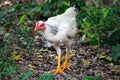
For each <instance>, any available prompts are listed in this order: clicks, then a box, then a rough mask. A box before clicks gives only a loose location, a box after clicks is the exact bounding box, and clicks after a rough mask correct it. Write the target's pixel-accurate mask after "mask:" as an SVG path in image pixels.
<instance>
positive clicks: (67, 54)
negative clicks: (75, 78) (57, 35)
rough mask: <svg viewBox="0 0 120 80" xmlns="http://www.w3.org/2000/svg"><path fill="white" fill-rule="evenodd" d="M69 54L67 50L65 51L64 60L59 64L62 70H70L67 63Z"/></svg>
mask: <svg viewBox="0 0 120 80" xmlns="http://www.w3.org/2000/svg"><path fill="white" fill-rule="evenodd" d="M69 55H70V54H69V52H66V56H65V61H64V63H63V65H62V66H61V68H62V69H63V71H64V70H65V69H68V70H71V69H70V67H69V65H68V61H69Z"/></svg>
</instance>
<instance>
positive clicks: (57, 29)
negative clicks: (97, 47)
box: [34, 7, 77, 74]
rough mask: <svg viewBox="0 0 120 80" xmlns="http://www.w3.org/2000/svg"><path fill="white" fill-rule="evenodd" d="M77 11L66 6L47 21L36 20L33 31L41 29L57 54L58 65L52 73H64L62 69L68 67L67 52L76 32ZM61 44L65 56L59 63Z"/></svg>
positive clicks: (68, 52)
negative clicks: (63, 47) (61, 12)
mask: <svg viewBox="0 0 120 80" xmlns="http://www.w3.org/2000/svg"><path fill="white" fill-rule="evenodd" d="M76 16H77V11H76V8H75V7H70V8H68V9H67V10H66V11H65V12H64V13H63V14H60V15H57V16H54V17H51V18H48V20H47V21H45V22H44V21H38V22H36V26H35V28H34V31H39V30H40V31H42V32H43V33H44V36H45V38H46V40H48V42H50V43H52V44H53V46H54V48H55V49H56V51H57V54H58V66H57V69H56V70H52V72H53V73H55V74H58V73H64V70H66V69H68V70H70V68H69V65H68V61H69V54H70V48H71V43H72V41H73V40H72V39H73V38H74V37H75V34H76V33H77V23H76ZM61 45H65V47H66V57H65V61H64V63H63V64H62V65H61V54H62V53H61V48H60V46H61Z"/></svg>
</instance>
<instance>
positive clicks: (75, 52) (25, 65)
mask: <svg viewBox="0 0 120 80" xmlns="http://www.w3.org/2000/svg"><path fill="white" fill-rule="evenodd" d="M38 41H39V44H38V47H37V49H36V52H35V53H34V54H25V55H22V58H21V59H20V60H18V61H16V65H17V66H18V69H20V73H17V75H21V74H23V73H25V72H27V71H33V72H34V74H33V75H32V76H31V77H30V78H29V79H28V80H37V79H38V76H40V75H42V74H46V73H50V72H49V71H50V70H52V69H56V66H57V54H56V51H55V49H54V48H53V47H51V48H47V47H44V45H42V44H41V43H40V42H42V41H41V39H39V40H38ZM41 48H42V49H41ZM62 50H64V51H63V58H62V62H63V61H64V58H65V57H64V53H65V49H64V47H62ZM102 50H103V51H102V52H101V54H99V57H98V59H97V60H95V59H96V58H95V57H96V56H97V54H98V48H94V47H91V46H89V45H88V44H87V43H84V44H82V43H81V42H80V40H78V39H77V41H76V42H75V43H74V45H72V49H71V54H70V60H69V65H70V68H71V71H68V70H66V71H65V74H57V75H55V77H54V79H55V80H82V78H83V77H84V76H85V75H89V76H94V77H97V76H99V75H100V76H102V78H103V79H104V80H119V79H120V75H119V72H120V71H119V69H118V68H120V66H119V63H118V64H116V65H115V64H114V63H112V62H111V60H106V59H105V58H102V56H101V55H104V54H105V55H104V56H105V57H107V56H108V55H109V54H110V50H109V48H108V47H106V46H105V47H103V48H102ZM19 66H20V67H19ZM15 75H16V74H15ZM17 78H19V77H18V76H17V77H14V78H13V79H12V80H19V79H17Z"/></svg>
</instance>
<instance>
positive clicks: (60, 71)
mask: <svg viewBox="0 0 120 80" xmlns="http://www.w3.org/2000/svg"><path fill="white" fill-rule="evenodd" d="M60 61H61V54H60V55H58V66H57V69H56V70H52V71H51V72H53V73H54V74H58V73H62V74H63V73H64V72H63V69H62V68H61V67H60V66H61V64H60Z"/></svg>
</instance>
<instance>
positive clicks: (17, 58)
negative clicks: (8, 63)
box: [11, 52, 21, 60]
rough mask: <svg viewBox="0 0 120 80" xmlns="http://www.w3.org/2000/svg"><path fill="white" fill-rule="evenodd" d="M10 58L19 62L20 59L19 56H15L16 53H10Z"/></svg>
mask: <svg viewBox="0 0 120 80" xmlns="http://www.w3.org/2000/svg"><path fill="white" fill-rule="evenodd" d="M11 58H13V59H15V60H20V59H21V54H18V55H17V54H16V52H12V53H11Z"/></svg>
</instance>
